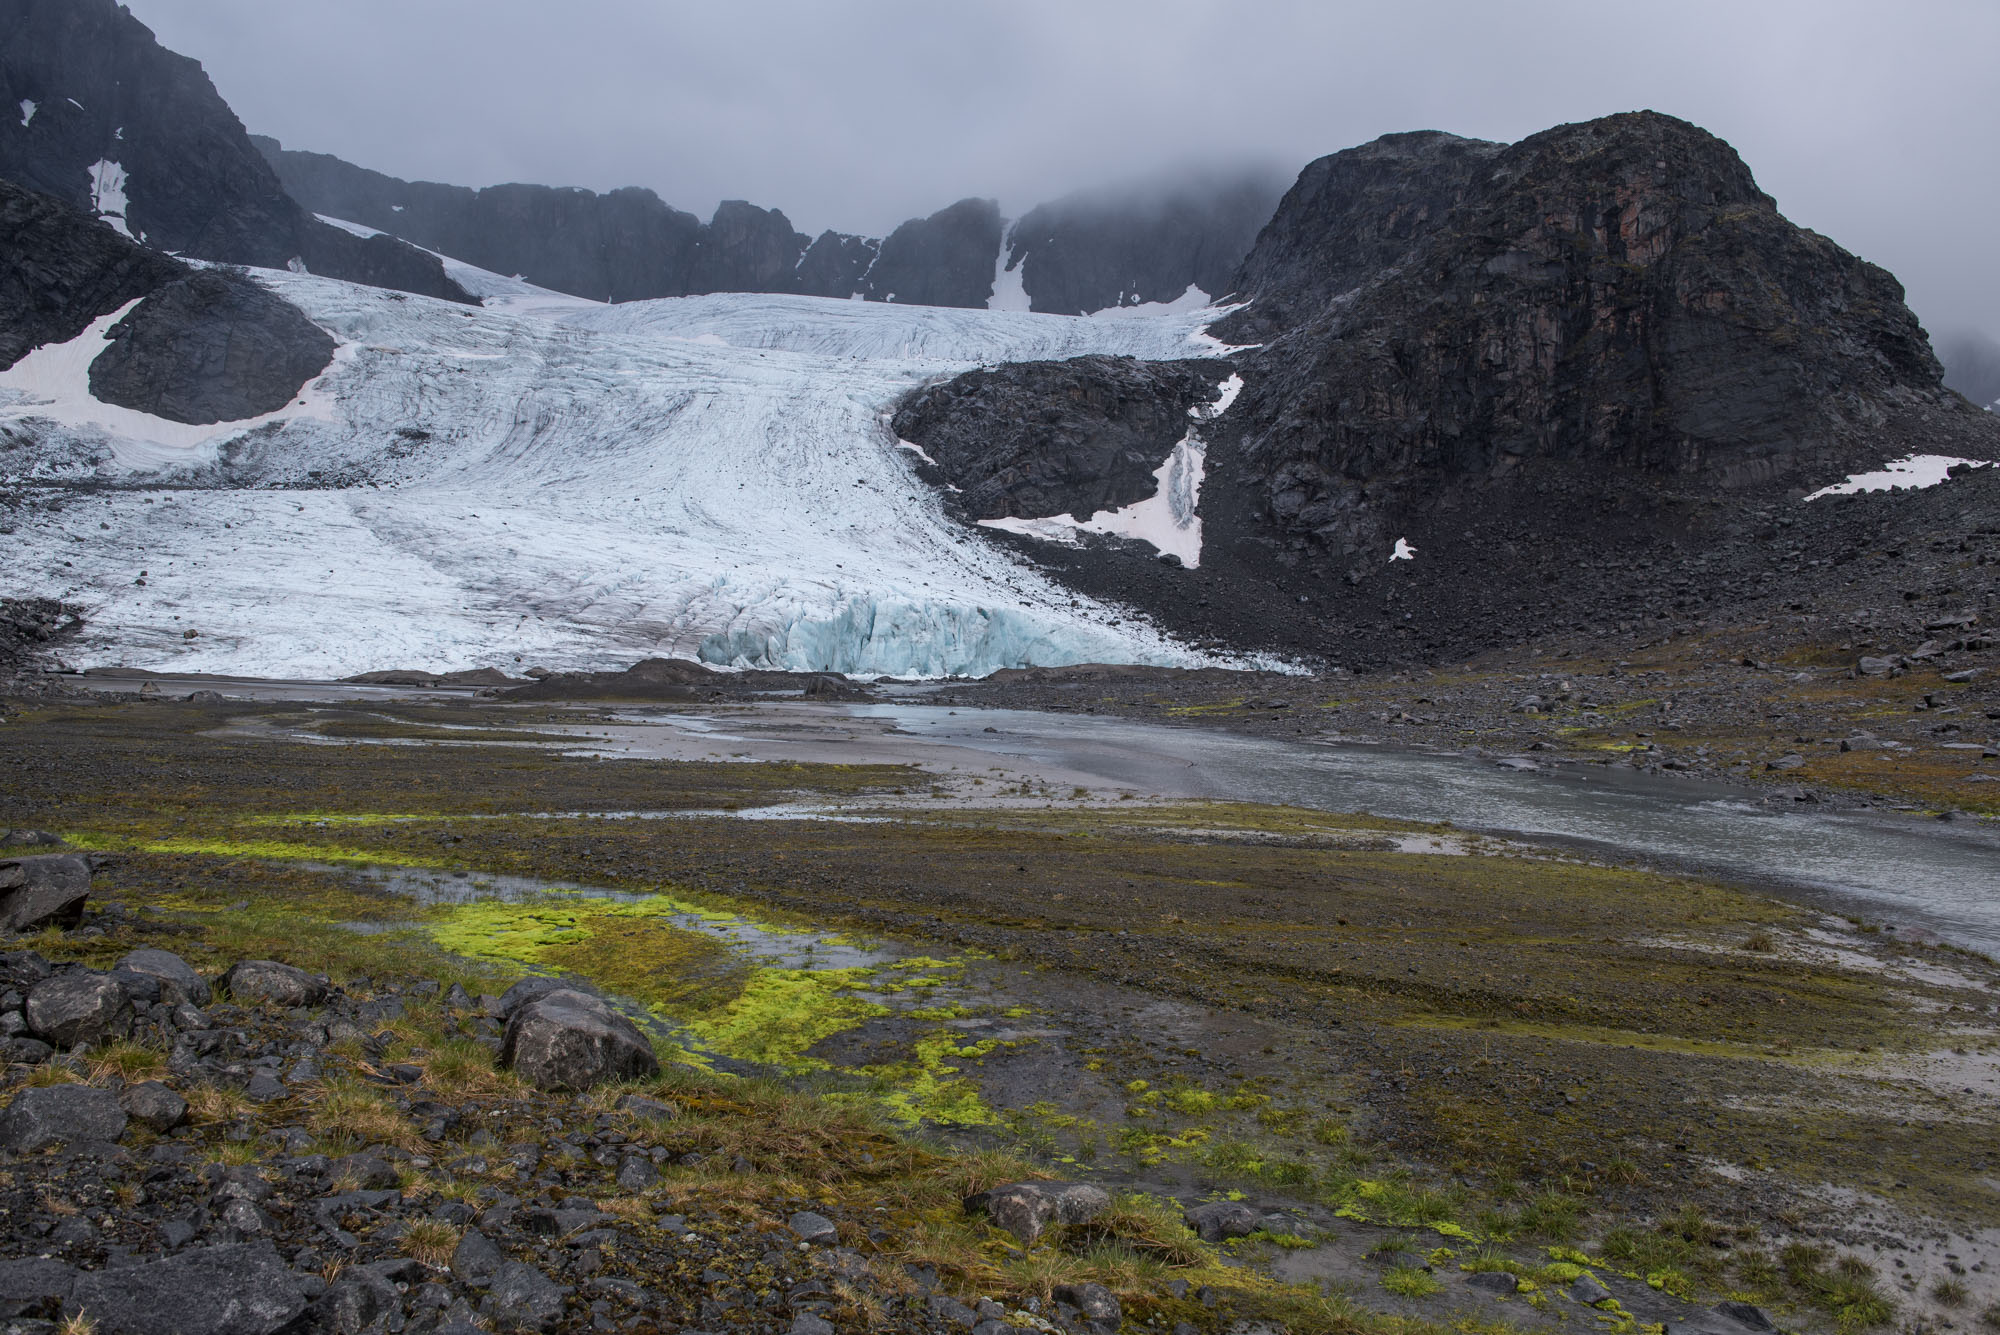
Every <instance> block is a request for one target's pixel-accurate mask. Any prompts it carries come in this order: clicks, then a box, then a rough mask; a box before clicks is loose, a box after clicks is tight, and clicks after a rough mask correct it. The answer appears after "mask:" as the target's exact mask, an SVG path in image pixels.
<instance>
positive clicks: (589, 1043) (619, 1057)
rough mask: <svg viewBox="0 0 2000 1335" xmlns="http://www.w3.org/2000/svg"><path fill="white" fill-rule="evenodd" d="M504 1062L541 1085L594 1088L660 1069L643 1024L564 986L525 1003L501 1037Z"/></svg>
mask: <svg viewBox="0 0 2000 1335" xmlns="http://www.w3.org/2000/svg"><path fill="white" fill-rule="evenodd" d="M500 1062H501V1064H502V1065H503V1066H511V1067H512V1068H513V1069H514V1072H515V1074H517V1075H519V1076H520V1077H521V1078H522V1079H523V1080H526V1081H527V1082H528V1083H529V1084H531V1085H533V1086H535V1087H536V1088H537V1089H571V1090H577V1089H589V1088H590V1087H591V1086H593V1085H600V1084H603V1083H605V1082H606V1081H610V1080H634V1079H640V1078H643V1077H647V1076H655V1075H658V1074H659V1073H660V1062H659V1059H658V1058H657V1057H655V1056H654V1055H653V1045H652V1044H650V1043H648V1042H647V1041H646V1036H645V1035H644V1034H641V1033H640V1032H639V1027H638V1026H637V1025H635V1024H633V1023H632V1022H631V1021H630V1020H628V1019H627V1018H625V1017H624V1016H623V1015H620V1014H619V1013H618V1012H617V1011H615V1010H613V1009H611V1007H610V1006H609V1005H607V1004H605V1003H604V1002H603V1001H601V1000H599V999H598V998H596V997H593V996H590V995H589V994H587V993H584V992H577V991H573V990H570V989H564V990H561V991H557V992H551V993H549V994H547V995H546V996H543V997H539V998H537V999H535V1000H534V1001H530V1002H528V1003H527V1004H525V1005H523V1006H521V1007H519V1008H518V1009H517V1010H515V1011H514V1013H513V1016H512V1017H511V1018H510V1019H509V1020H508V1021H507V1032H506V1033H505V1035H503V1036H502V1038H501V1040H500Z"/></svg>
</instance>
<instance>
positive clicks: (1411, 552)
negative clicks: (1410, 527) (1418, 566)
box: [1389, 538, 1417, 561]
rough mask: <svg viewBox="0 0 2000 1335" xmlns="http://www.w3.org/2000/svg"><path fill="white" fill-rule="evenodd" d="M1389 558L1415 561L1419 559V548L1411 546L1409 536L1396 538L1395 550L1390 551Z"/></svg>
mask: <svg viewBox="0 0 2000 1335" xmlns="http://www.w3.org/2000/svg"><path fill="white" fill-rule="evenodd" d="M1389 559H1390V560H1391V561H1414V560H1416V559H1417V549H1416V548H1414V547H1412V546H1410V540H1409V539H1408V538H1398V539H1396V548H1395V550H1394V551H1392V552H1390V553H1389Z"/></svg>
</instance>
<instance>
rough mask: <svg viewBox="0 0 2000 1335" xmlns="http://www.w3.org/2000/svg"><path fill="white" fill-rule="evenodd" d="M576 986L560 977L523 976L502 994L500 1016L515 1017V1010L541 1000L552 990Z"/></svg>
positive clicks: (563, 989)
mask: <svg viewBox="0 0 2000 1335" xmlns="http://www.w3.org/2000/svg"><path fill="white" fill-rule="evenodd" d="M574 988H575V984H573V983H565V982H564V981H563V980H562V979H560V978H543V977H539V976H534V977H528V978H523V979H522V980H521V981H520V982H518V983H516V984H514V985H513V986H512V987H510V988H508V989H507V990H506V991H505V992H502V993H501V994H500V1010H499V1015H500V1018H501V1019H503V1020H511V1019H513V1018H514V1012H515V1011H517V1010H519V1009H521V1007H523V1006H525V1005H527V1004H528V1003H529V1002H531V1001H537V1000H540V999H541V998H542V997H545V996H547V995H549V993H551V992H567V991H572V990H574Z"/></svg>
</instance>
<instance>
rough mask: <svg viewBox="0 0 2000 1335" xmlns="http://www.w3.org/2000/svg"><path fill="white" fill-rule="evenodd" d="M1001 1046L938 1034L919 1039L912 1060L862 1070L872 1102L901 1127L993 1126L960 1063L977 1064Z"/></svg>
mask: <svg viewBox="0 0 2000 1335" xmlns="http://www.w3.org/2000/svg"><path fill="white" fill-rule="evenodd" d="M997 1046H999V1043H998V1040H996V1039H990V1038H988V1039H981V1040H979V1041H978V1042H976V1043H964V1044H962V1043H960V1041H959V1038H958V1035H957V1034H956V1033H954V1032H953V1031H951V1030H940V1031H938V1032H936V1033H932V1034H926V1035H924V1036H923V1037H921V1038H919V1039H918V1040H917V1041H916V1043H915V1045H914V1047H915V1053H914V1058H913V1060H911V1061H908V1062H897V1063H892V1064H885V1065H879V1066H866V1067H862V1068H860V1070H861V1071H862V1072H863V1073H864V1074H866V1075H869V1076H872V1077H874V1079H875V1082H876V1092H875V1094H874V1102H875V1103H876V1104H877V1105H878V1106H879V1107H881V1109H882V1110H883V1111H884V1112H886V1113H887V1114H888V1115H889V1117H890V1118H891V1119H892V1120H893V1121H895V1122H897V1123H900V1124H901V1125H903V1126H905V1127H913V1126H916V1125H918V1124H919V1123H924V1122H928V1123H932V1124H934V1125H937V1126H956V1127H970V1126H992V1125H994V1124H995V1123H997V1122H998V1121H999V1120H1000V1119H999V1117H998V1115H997V1114H995V1113H994V1111H993V1109H992V1108H991V1107H990V1106H988V1104H987V1102H986V1100H985V1099H984V1098H983V1097H982V1096H981V1095H980V1093H979V1087H978V1086H977V1085H976V1084H974V1083H973V1082H972V1081H971V1080H969V1079H967V1078H965V1076H964V1075H963V1074H962V1072H963V1070H964V1067H963V1066H962V1065H960V1064H959V1063H962V1062H966V1061H976V1060H978V1059H979V1058H981V1057H984V1056H985V1055H986V1054H987V1053H989V1052H992V1051H993V1050H994V1049H995V1048H996V1047H997Z"/></svg>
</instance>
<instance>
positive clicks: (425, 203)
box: [251, 135, 1281, 315]
mask: <svg viewBox="0 0 2000 1335" xmlns="http://www.w3.org/2000/svg"><path fill="white" fill-rule="evenodd" d="M251 142H252V143H254V144H255V145H256V146H257V148H258V149H259V150H260V151H261V152H262V153H263V154H264V156H265V158H266V159H267V160H268V161H269V162H270V164H271V167H272V169H273V170H274V171H276V172H277V174H278V178H279V180H280V181H281V182H283V184H284V188H285V189H286V190H287V191H288V192H289V193H290V194H291V195H292V197H293V198H295V199H297V200H298V201H300V202H301V203H302V204H304V205H305V206H306V207H307V208H309V209H311V210H313V211H314V212H315V213H318V214H321V215H323V216H325V217H329V218H341V219H345V220H346V221H348V222H353V223H359V224H361V225H363V226H365V227H371V228H374V229H376V230H378V231H381V232H387V233H390V234H392V235H395V236H398V237H401V238H402V239H404V240H406V241H409V242H412V243H414V244H416V245H419V246H422V247H424V248H425V249H427V250H434V251H436V252H438V253H439V254H442V255H449V256H451V257H452V258H453V259H459V260H464V261H465V262H466V263H468V264H473V265H477V266H478V267H480V268H482V269H490V270H493V271H494V272H496V273H503V274H519V275H520V276H521V277H523V278H525V279H527V280H528V281H529V282H532V283H535V284H537V285H538V286H541V287H547V288H551V289H553V290H555V291H558V292H567V293H569V294H571V295H573V296H580V297H589V298H591V299H592V300H595V301H641V300H646V299H650V298H654V297H680V296H692V295H698V294H702V293H708V292H796V293H799V294H802V295H805V296H815V297H839V298H847V297H853V296H860V297H861V298H863V299H864V300H868V301H896V302H901V303H903V304H905V305H924V306H960V307H980V306H985V305H987V304H988V303H989V302H991V301H993V299H994V298H995V296H996V292H995V279H996V277H1002V276H1003V275H1006V274H1014V275H1015V276H1016V278H1017V280H1018V282H1019V283H1020V285H1021V287H1022V290H1023V291H1024V292H1025V293H1026V297H1027V301H1028V306H1027V308H1028V309H1031V310H1036V311H1048V312H1052V313H1055V314H1061V315H1077V314H1083V313H1085V312H1089V311H1097V310H1103V309H1105V308H1107V307H1112V306H1123V305H1134V304H1138V303H1140V302H1153V301H1159V302H1167V301H1173V300H1175V299H1176V298H1178V297H1180V296H1182V295H1183V294H1184V293H1186V292H1187V291H1188V289H1189V288H1190V287H1195V288H1199V289H1200V290H1201V291H1203V292H1205V293H1208V294H1209V295H1211V296H1219V295H1221V294H1222V293H1223V292H1224V291H1225V290H1226V289H1228V287H1229V286H1230V282H1231V279H1232V277H1233V276H1234V274H1235V271H1236V268H1237V265H1238V264H1239V263H1240V262H1241V261H1242V259H1243V257H1244V255H1245V254H1246V253H1247V252H1248V251H1249V249H1250V246H1251V243H1252V241H1253V240H1254V239H1255V238H1256V236H1257V231H1258V228H1259V227H1261V226H1262V225H1263V223H1264V220H1265V219H1266V218H1268V217H1270V215H1271V209H1272V206H1273V205H1274V204H1275V203H1276V202H1277V199H1278V197H1279V194H1280V193H1281V187H1280V186H1279V184H1278V183H1277V182H1276V181H1274V180H1273V179H1272V178H1271V176H1270V175H1269V174H1268V173H1264V172H1248V173H1233V174H1211V175H1208V176H1201V177H1195V178H1189V179H1175V180H1172V181H1158V182H1150V183H1142V184H1141V185H1138V186H1131V187H1118V188H1106V189H1100V190H1095V191H1088V192H1083V193H1079V194H1076V195H1071V196H1067V197H1065V198H1064V199H1061V200H1057V201H1055V202H1053V203H1050V204H1044V205H1041V206H1039V207H1037V208H1035V209H1032V210H1030V211H1029V212H1028V213H1027V214H1026V215H1025V216H1024V217H1022V218H1021V219H1019V220H1018V221H1016V222H1015V223H1014V224H1013V225H1012V226H1011V227H1008V226H1006V224H1005V223H1004V221H1003V219H1002V218H1001V215H1000V206H999V204H998V203H997V202H996V201H994V200H990V199H962V200H960V201H959V202H958V203H956V204H953V205H950V206H949V207H947V208H944V209H940V210H939V211H938V212H936V213H933V214H931V215H930V216H928V217H925V218H912V219H910V220H909V221H908V222H905V223H903V224H902V225H901V226H899V227H897V228H896V229H895V230H894V231H892V232H891V233H890V234H889V235H888V236H887V237H867V236H859V235H855V234H852V233H847V232H836V231H831V230H829V231H824V232H821V233H820V234H819V235H818V236H817V237H807V236H806V235H805V234H804V233H801V232H796V231H794V230H793V229H792V224H791V221H790V220H789V219H788V218H787V217H786V216H785V214H784V213H783V212H781V211H780V210H777V209H764V208H759V207H757V206H756V205H753V204H748V203H745V202H743V201H742V200H727V201H724V203H723V204H722V205H721V207H720V208H718V209H717V210H716V212H715V216H714V217H712V218H711V219H710V220H709V221H708V222H706V223H704V222H702V221H701V220H700V219H699V218H697V217H696V216H695V215H694V214H692V213H688V212H684V211H682V210H680V209H676V208H672V207H670V206H669V205H667V204H665V203H664V202H662V201H661V199H660V198H659V196H657V195H655V194H654V193H653V192H652V191H650V190H645V189H638V188H627V189H623V190H613V191H610V192H609V193H607V194H601V195H600V194H597V193H596V192H594V191H590V190H582V189H576V188H570V187H556V186H541V185H497V186H488V187H486V188H485V189H481V190H474V189H471V188H469V187H466V186H457V185H439V184H436V183H434V182H430V181H404V180H399V179H398V178H396V177H393V176H386V175H384V174H383V173H381V172H376V171H370V170H368V169H367V168H365V167H357V166H355V165H353V164H352V163H348V162H344V161H342V160H341V159H339V158H337V157H333V156H331V155H329V154H325V153H309V152H302V151H298V150H295V149H288V148H286V147H284V146H283V145H282V144H280V143H279V142H278V141H277V140H275V139H270V138H265V137H262V136H257V135H253V136H251ZM1003 230H1004V233H1005V235H1004V238H1003Z"/></svg>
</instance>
